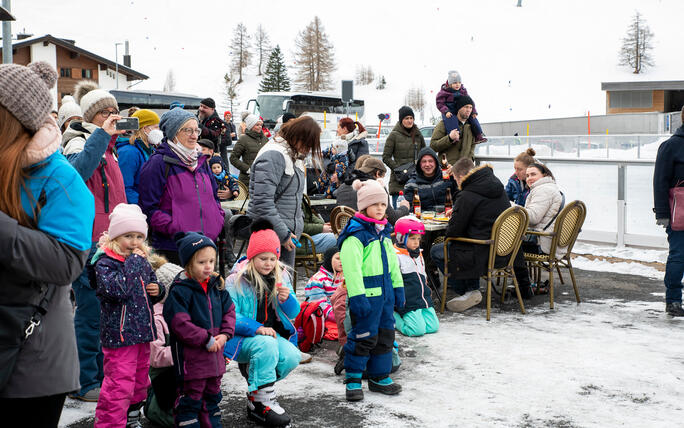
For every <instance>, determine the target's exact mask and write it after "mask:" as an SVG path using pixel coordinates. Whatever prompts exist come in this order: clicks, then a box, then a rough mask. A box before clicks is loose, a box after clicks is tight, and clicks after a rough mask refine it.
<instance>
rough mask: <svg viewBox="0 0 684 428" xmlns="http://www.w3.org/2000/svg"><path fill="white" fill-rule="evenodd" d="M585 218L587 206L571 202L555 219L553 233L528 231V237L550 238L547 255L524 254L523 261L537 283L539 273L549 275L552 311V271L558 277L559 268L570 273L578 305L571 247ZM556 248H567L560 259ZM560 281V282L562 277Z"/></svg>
mask: <svg viewBox="0 0 684 428" xmlns="http://www.w3.org/2000/svg"><path fill="white" fill-rule="evenodd" d="M586 216H587V206H586V205H585V204H584V202H582V201H572V202H570V203H569V204H567V205H566V206H565V208H563V210H562V211H561V212H560V214H558V217H557V218H556V223H555V225H554V227H553V232H537V231H533V230H528V231H527V234H528V235H537V236H550V237H551V248H550V249H549V254H532V253H525V261H526V262H528V264H529V265H530V267H531V268H532V269H533V270H534V271H535V279H536V281H537V283H538V282H539V280H540V277H541V275H540V274H541V271H542V270H544V271H546V272H548V274H549V308H551V309H553V291H554V290H553V271H554V270H557V271H558V274H559V277H560V268H561V267H564V268H566V269H567V270H568V271H569V273H570V280H571V281H572V288H573V289H574V290H575V298H576V299H577V303H580V296H579V289H578V288H577V282H576V281H575V271H574V270H573V268H572V262H571V257H570V255H571V253H572V247H573V246H574V245H575V241H577V236H578V235H579V233H580V231H581V230H582V225H583V224H584V219H585V218H586ZM558 248H567V252H566V253H565V255H564V256H562V257H557V256H556V252H557V250H558ZM560 278H561V281H562V277H560Z"/></svg>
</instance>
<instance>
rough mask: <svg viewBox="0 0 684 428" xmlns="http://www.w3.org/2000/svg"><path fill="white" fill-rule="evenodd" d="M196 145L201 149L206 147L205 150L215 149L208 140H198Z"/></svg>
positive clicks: (212, 143)
mask: <svg viewBox="0 0 684 428" xmlns="http://www.w3.org/2000/svg"><path fill="white" fill-rule="evenodd" d="M197 144H199V145H200V146H202V147H207V148H209V149H212V150H214V148H215V147H214V142H213V141H211V140H210V139H208V138H202V139H201V140H199V141H198V142H197Z"/></svg>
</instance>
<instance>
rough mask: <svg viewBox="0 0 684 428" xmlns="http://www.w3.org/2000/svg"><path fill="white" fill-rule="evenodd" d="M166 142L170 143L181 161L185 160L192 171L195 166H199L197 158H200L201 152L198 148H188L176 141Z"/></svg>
mask: <svg viewBox="0 0 684 428" xmlns="http://www.w3.org/2000/svg"><path fill="white" fill-rule="evenodd" d="M166 142H167V143H169V147H170V148H171V151H172V152H174V153H175V154H176V155H177V156H178V158H179V159H180V160H181V162H183V163H184V164H185V166H187V167H188V169H190V171H194V170H195V168H197V158H199V154H200V152H199V151H198V150H197V149H196V148H193V149H188V148H187V147H185V146H184V145H182V144H180V143H176V142H175V141H170V140H167V141H166Z"/></svg>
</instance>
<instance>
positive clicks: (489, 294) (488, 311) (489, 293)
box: [487, 273, 492, 321]
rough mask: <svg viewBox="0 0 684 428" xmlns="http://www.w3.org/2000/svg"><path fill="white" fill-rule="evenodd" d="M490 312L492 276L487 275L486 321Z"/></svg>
mask: <svg viewBox="0 0 684 428" xmlns="http://www.w3.org/2000/svg"><path fill="white" fill-rule="evenodd" d="M491 311H492V274H491V273H488V274H487V321H489V317H490V313H491Z"/></svg>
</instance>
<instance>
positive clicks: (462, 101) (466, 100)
mask: <svg viewBox="0 0 684 428" xmlns="http://www.w3.org/2000/svg"><path fill="white" fill-rule="evenodd" d="M468 104H470V105H471V106H473V107H475V103H474V102H473V99H472V98H470V96H468V95H461V96H460V97H454V105H455V107H454V110H456V111H459V110H460V109H461V108H462V107H463V106H465V105H468Z"/></svg>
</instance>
